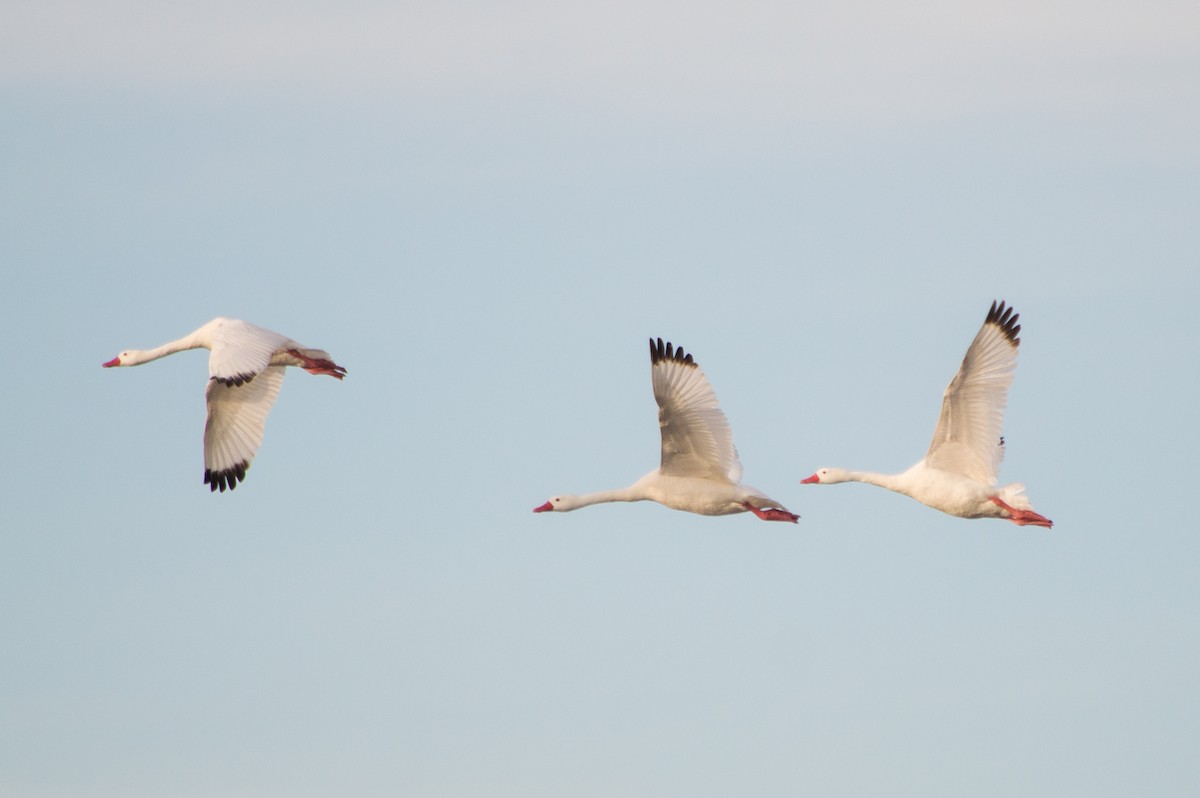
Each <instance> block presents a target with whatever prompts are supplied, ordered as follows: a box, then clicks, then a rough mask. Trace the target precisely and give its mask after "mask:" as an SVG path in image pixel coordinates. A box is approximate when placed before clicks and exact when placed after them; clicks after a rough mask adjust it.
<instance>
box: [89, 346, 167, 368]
mask: <svg viewBox="0 0 1200 798" xmlns="http://www.w3.org/2000/svg"><path fill="white" fill-rule="evenodd" d="M153 359H154V358H151V357H147V353H146V352H145V351H143V350H141V349H126V350H125V351H124V352H122V353H121V354H119V355H117V356H116V357H114V358H113V359H112V360H110V361H108V362H107V363H101V364H100V365H102V366H104V368H106V369H111V368H116V367H117V366H139V365H141V364H142V363H146V362H149V361H150V360H153Z"/></svg>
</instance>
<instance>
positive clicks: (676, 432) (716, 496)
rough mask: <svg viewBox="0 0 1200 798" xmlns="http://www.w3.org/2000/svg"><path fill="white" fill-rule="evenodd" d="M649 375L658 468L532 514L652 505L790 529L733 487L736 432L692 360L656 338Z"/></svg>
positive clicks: (759, 498) (758, 497)
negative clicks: (746, 516) (748, 516)
mask: <svg viewBox="0 0 1200 798" xmlns="http://www.w3.org/2000/svg"><path fill="white" fill-rule="evenodd" d="M650 376H651V382H652V384H653V386H654V399H655V401H656V402H658V426H659V430H660V432H661V433H662V463H661V465H660V466H659V467H658V468H657V469H655V470H654V471H651V472H650V473H649V474H647V475H646V476H644V477H642V478H641V479H639V480H638V481H637V482H635V483H633V484H632V485H630V486H629V487H627V488H621V489H619V490H609V491H601V492H599V493H587V494H584V495H582V496H571V495H562V496H555V497H554V498H552V499H550V501H548V502H546V503H545V504H543V505H541V506H540V507H535V508H534V509H533V511H534V512H535V513H544V512H551V511H556V512H567V511H569V510H577V509H579V508H580V507H587V506H588V505H590V504H599V503H601V502H637V501H647V500H649V501H654V502H658V503H659V504H662V505H665V506H667V507H670V508H671V509H673V510H685V511H687V512H689V513H699V514H700V515H731V514H733V513H744V512H746V511H749V512H752V513H754V514H755V515H757V516H758V517H759V518H761V519H763V520H764V521H791V522H792V523H795V522H796V519H798V518H799V517H800V516H798V515H796V514H794V513H791V512H789V511H788V510H787V509H786V508H785V507H784V506H783V505H782V504H780V503H779V502H777V501H775V500H774V499H771V498H769V497H767V496H764V495H763V494H762V493H761V492H759V491H758V490H755V489H754V488H751V487H750V486H748V485H740V484H738V483H739V482H740V481H741V478H742V465H741V463H740V462H738V456H737V450H736V449H735V448H734V446H733V433H732V432H731V431H730V429H729V422H728V421H727V420H726V419H725V414H724V413H722V412H721V408H720V406H718V404H717V397H716V394H714V393H713V389H712V386H710V385H709V384H708V380H707V379H705V377H704V372H702V371H701V370H700V367H699V366H698V365H696V362H695V361H694V360H693V359H692V356H691V355H689V354H685V353H684V351H683V350H682V349H675V348H674V347H673V346H671V344H670V343H666V344H664V343H663V340H662V339H661V338H659V339H658V340H657V341H655V339H653V338H651V339H650Z"/></svg>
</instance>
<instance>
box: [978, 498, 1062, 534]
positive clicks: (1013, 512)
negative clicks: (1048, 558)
mask: <svg viewBox="0 0 1200 798" xmlns="http://www.w3.org/2000/svg"><path fill="white" fill-rule="evenodd" d="M992 503H993V504H995V505H996V506H997V507H1000V508H1003V509H1005V510H1008V512H1009V519H1008V520H1009V521H1012V522H1013V523H1014V524H1016V525H1017V526H1041V527H1045V528H1046V529H1050V528H1051V527H1053V526H1054V522H1053V521H1051V520H1050V519H1049V518H1047V517H1045V516H1044V515H1038V514H1037V513H1035V512H1034V511H1033V510H1018V509H1017V508H1016V507H1012V506H1010V505H1009V504H1008V503H1007V502H1005V501H1004V500H1003V499H1001V498H1000V497H999V496H993V497H992Z"/></svg>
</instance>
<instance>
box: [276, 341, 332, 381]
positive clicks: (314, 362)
mask: <svg viewBox="0 0 1200 798" xmlns="http://www.w3.org/2000/svg"><path fill="white" fill-rule="evenodd" d="M288 354H289V355H291V356H293V357H295V358H296V359H297V360H299V361H300V362H301V363H302V364H303V365H302V366H301V368H302V369H304V370H305V371H307V372H308V373H309V374H328V375H329V376H330V377H334V378H336V379H339V380H340V379H341V378H342V377H344V376H346V370H345V369H344V368H342V367H341V366H339V365H338V364H337V363H334V362H333V361H332V360H326V359H325V358H323V357H309V356H308V355H306V354H304V353H303V352H301V351H300V350H299V349H289V350H288Z"/></svg>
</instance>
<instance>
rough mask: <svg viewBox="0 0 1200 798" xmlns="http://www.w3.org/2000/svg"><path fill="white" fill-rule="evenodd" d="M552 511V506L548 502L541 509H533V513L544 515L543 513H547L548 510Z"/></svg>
mask: <svg viewBox="0 0 1200 798" xmlns="http://www.w3.org/2000/svg"><path fill="white" fill-rule="evenodd" d="M553 509H554V505H553V504H551V503H550V502H546V503H545V504H543V505H542V506H541V507H534V508H533V511H534V512H535V513H545V512H549V511H550V510H553Z"/></svg>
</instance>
